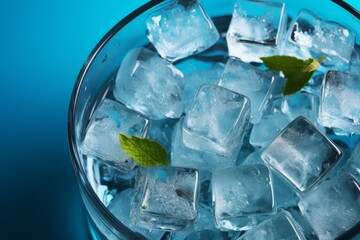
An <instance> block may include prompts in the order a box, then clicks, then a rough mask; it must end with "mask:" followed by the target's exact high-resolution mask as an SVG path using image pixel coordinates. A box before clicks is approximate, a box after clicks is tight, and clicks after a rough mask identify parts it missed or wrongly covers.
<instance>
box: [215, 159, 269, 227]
mask: <svg viewBox="0 0 360 240" xmlns="http://www.w3.org/2000/svg"><path fill="white" fill-rule="evenodd" d="M212 194H213V206H214V215H215V221H216V225H217V228H219V229H221V230H234V231H242V230H247V229H250V228H251V227H253V226H254V225H256V224H257V223H258V222H260V221H262V220H264V219H265V218H267V217H268V215H269V214H272V213H273V212H274V197H273V188H272V180H271V175H270V171H269V169H268V168H267V167H266V166H265V165H247V166H238V167H233V168H225V169H219V170H216V171H215V172H214V173H213V178H212Z"/></svg>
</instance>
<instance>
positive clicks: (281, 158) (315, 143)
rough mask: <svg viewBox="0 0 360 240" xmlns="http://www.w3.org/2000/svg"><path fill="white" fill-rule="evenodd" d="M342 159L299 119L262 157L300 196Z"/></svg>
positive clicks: (319, 133)
mask: <svg viewBox="0 0 360 240" xmlns="http://www.w3.org/2000/svg"><path fill="white" fill-rule="evenodd" d="M341 157H342V152H341V151H340V149H339V148H338V147H337V146H336V145H335V144H334V143H333V142H332V141H331V140H330V139H329V138H328V137H326V135H324V134H323V133H322V132H321V131H320V130H319V129H318V128H316V127H315V126H314V125H313V124H312V123H311V122H310V121H309V120H307V119H306V118H304V117H302V116H299V117H297V118H296V119H295V120H293V121H292V122H291V123H290V124H289V125H288V126H287V127H286V128H285V129H284V130H283V131H282V132H281V133H280V134H279V135H278V136H277V137H276V138H275V139H274V140H273V141H272V142H271V143H270V144H269V146H267V148H266V149H265V150H264V151H263V153H262V155H261V158H262V159H263V160H264V161H265V162H267V163H268V164H269V165H270V167H271V168H272V169H273V170H274V171H275V172H276V173H277V174H279V176H282V177H283V178H284V179H286V180H287V181H288V182H289V183H290V184H291V185H292V186H294V187H295V189H296V190H297V191H298V193H300V194H306V193H307V192H308V191H309V190H310V189H312V188H313V187H315V186H316V185H317V184H319V183H320V182H321V180H322V179H323V178H324V176H325V175H326V174H327V173H328V172H329V171H330V170H331V169H332V168H333V166H334V165H335V164H336V163H337V162H338V161H339V159H340V158H341Z"/></svg>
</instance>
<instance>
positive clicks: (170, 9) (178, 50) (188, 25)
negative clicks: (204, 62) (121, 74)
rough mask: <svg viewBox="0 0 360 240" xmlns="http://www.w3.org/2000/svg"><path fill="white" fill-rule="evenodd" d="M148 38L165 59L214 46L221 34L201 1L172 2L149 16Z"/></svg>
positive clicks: (181, 0)
mask: <svg viewBox="0 0 360 240" xmlns="http://www.w3.org/2000/svg"><path fill="white" fill-rule="evenodd" d="M146 26H147V30H148V31H147V37H148V39H149V40H150V42H151V43H152V44H153V45H154V46H155V48H156V50H157V51H158V53H159V54H160V55H161V56H162V57H163V58H165V59H167V60H170V61H175V60H177V59H181V58H185V57H187V56H190V55H192V54H194V53H198V52H202V51H204V50H206V49H207V48H209V47H211V46H212V45H213V44H215V42H217V40H218V39H219V33H218V31H217V29H216V27H215V25H214V23H213V22H212V20H211V19H210V17H209V16H208V15H207V14H206V12H205V11H204V10H203V8H202V7H201V5H200V4H199V3H198V1H197V0H178V1H171V2H170V3H169V4H168V5H166V6H165V7H163V8H161V9H159V10H157V11H156V12H153V13H152V14H150V15H149V16H148V17H147V19H146Z"/></svg>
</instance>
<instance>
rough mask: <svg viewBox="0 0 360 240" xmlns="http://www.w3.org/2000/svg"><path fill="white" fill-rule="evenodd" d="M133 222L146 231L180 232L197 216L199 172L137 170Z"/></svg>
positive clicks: (188, 169) (149, 168)
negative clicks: (146, 229)
mask: <svg viewBox="0 0 360 240" xmlns="http://www.w3.org/2000/svg"><path fill="white" fill-rule="evenodd" d="M136 188H137V192H136V194H135V197H134V201H133V208H132V211H131V215H132V222H133V224H135V225H138V226H141V227H143V228H148V229H162V230H182V229H186V228H188V227H189V226H191V225H192V224H193V223H194V221H195V219H196V216H197V211H198V197H199V173H198V171H197V170H196V169H190V168H180V167H148V168H140V169H139V170H138V175H137V179H136Z"/></svg>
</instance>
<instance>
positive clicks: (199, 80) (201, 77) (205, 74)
mask: <svg viewBox="0 0 360 240" xmlns="http://www.w3.org/2000/svg"><path fill="white" fill-rule="evenodd" d="M223 71H224V64H222V63H215V64H214V65H213V66H212V67H211V68H209V69H203V70H199V71H195V72H193V73H192V74H190V75H188V76H185V78H184V79H185V88H184V95H183V102H184V112H187V111H188V110H189V108H190V106H191V103H192V102H193V100H194V97H195V96H196V93H197V91H198V90H199V88H200V87H201V85H203V84H212V85H215V84H217V82H218V81H219V79H220V76H221V74H222V73H223Z"/></svg>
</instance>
